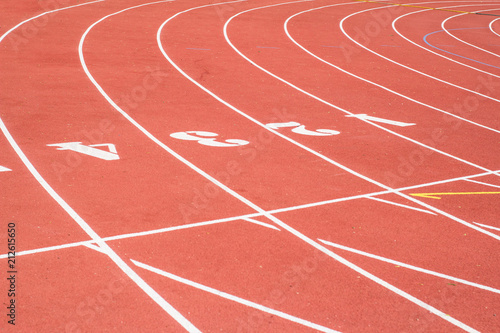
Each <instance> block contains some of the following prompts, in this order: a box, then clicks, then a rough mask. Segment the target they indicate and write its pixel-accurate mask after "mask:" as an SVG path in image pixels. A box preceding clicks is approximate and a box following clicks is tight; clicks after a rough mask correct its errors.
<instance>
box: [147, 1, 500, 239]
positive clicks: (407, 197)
mask: <svg viewBox="0 0 500 333" xmlns="http://www.w3.org/2000/svg"><path fill="white" fill-rule="evenodd" d="M298 2H304V1H298ZM285 4H289V3H288V2H287V3H285ZM279 5H281V4H275V5H272V6H279ZM272 6H271V7H272ZM266 7H269V6H265V8H266ZM260 8H261V7H259V8H256V9H260ZM247 11H250V10H247ZM247 11H243V12H240V13H238V14H236V15H234V16H232V17H231V18H230V19H229V20H228V21H227V22H226V24H225V25H224V35H225V38H226V41H227V42H228V44H229V45H230V46H231V47H232V48H233V49H234V50H235V51H236V52H237V53H238V54H239V55H240V56H241V57H243V58H244V59H246V60H247V61H248V62H250V63H251V64H253V65H254V66H256V67H257V68H259V69H261V70H262V71H264V72H265V73H267V74H269V75H271V76H272V77H274V78H276V79H278V80H279V81H281V82H283V83H285V84H287V85H289V86H291V87H293V88H294V89H297V90H298V91H300V92H303V93H304V94H306V95H308V96H310V97H312V98H314V99H316V100H318V101H321V102H323V103H325V104H327V105H329V106H332V107H334V108H337V109H339V108H338V107H336V106H335V105H333V104H330V103H328V102H326V101H323V100H322V99H320V98H319V97H317V96H315V95H312V94H310V93H308V92H306V91H304V90H302V89H300V88H298V87H296V86H294V85H293V84H291V83H289V82H287V81H286V80H284V79H282V78H280V77H278V76H276V75H275V74H273V73H271V72H269V71H267V70H266V69H264V68H262V67H260V66H259V65H257V64H256V63H254V62H253V61H252V60H250V59H249V58H247V57H246V56H245V55H243V54H242V53H241V52H240V51H239V50H238V49H236V48H235V47H234V45H233V44H232V43H231V41H230V40H229V38H228V36H227V26H228V24H229V22H230V21H231V20H232V19H233V18H235V17H236V16H238V15H240V14H243V13H245V12H247ZM179 14H180V13H179ZM172 18H173V17H172ZM172 18H171V19H172ZM169 20H170V19H169ZM167 22H168V21H167ZM165 23H166V22H165ZM161 29H163V26H162V27H161V28H160V30H159V32H161ZM157 39H158V45H159V46H160V49H161V51H162V53H163V55H164V56H165V58H166V59H167V60H168V61H169V62H170V63H171V64H172V66H174V68H175V69H177V71H179V72H180V73H181V74H182V75H183V76H184V77H186V78H187V79H188V80H190V81H191V82H192V83H194V84H195V85H197V86H198V87H199V88H200V89H202V90H203V91H205V92H206V93H207V94H209V95H210V96H212V97H213V98H215V99H216V100H218V101H219V102H221V103H222V104H224V105H226V106H227V107H228V108H230V109H232V110H233V111H235V112H237V113H238V114H240V115H241V116H243V117H245V118H247V119H249V120H250V121H252V122H253V123H255V124H257V125H259V126H261V127H263V128H265V129H266V130H267V131H269V132H271V133H273V134H275V135H277V136H279V137H281V138H283V139H284V140H286V141H288V142H290V143H292V144H294V145H296V146H297V147H300V148H302V149H304V150H306V151H308V152H309V153H311V154H313V155H315V156H317V157H319V158H321V159H323V160H324V161H326V162H328V163H330V164H333V165H335V166H337V167H339V168H341V169H343V170H345V171H347V172H349V173H350V174H352V175H355V176H357V177H359V178H361V179H364V180H366V181H368V182H370V183H372V184H375V185H377V186H379V187H382V188H384V189H385V190H388V191H390V192H392V193H395V194H397V195H400V196H402V197H404V198H406V199H408V200H410V201H413V202H415V203H418V204H419V205H421V206H424V207H426V208H428V209H431V210H433V211H434V212H438V213H439V214H442V215H444V216H446V217H448V218H450V219H452V220H454V221H456V222H459V223H461V224H463V225H466V226H468V227H470V228H473V229H475V230H477V231H479V232H482V233H484V234H487V235H488V236H490V237H493V238H495V239H497V240H500V236H498V235H496V234H493V233H491V232H489V231H487V230H484V229H480V228H477V226H476V225H474V224H471V223H469V222H466V221H464V220H462V219H459V218H458V217H455V216H453V215H451V214H448V213H446V212H444V211H441V210H439V209H437V208H435V207H433V206H431V205H428V204H426V203H424V202H422V201H419V200H417V199H415V198H414V197H412V196H408V195H406V194H404V193H400V192H398V191H396V190H394V189H392V188H390V187H389V186H386V185H384V184H382V183H380V182H378V181H376V180H373V179H371V178H368V177H366V176H364V175H362V174H360V173H358V172H356V171H354V170H352V169H350V168H348V167H346V166H344V165H342V164H340V163H338V162H336V161H334V160H332V159H331V158H329V157H326V156H325V155H323V154H321V153H318V152H317V151H315V150H313V149H311V148H309V147H307V146H305V145H303V144H301V143H299V142H297V141H295V140H293V139H291V138H289V137H287V136H286V135H284V134H281V133H280V132H277V131H275V130H273V129H271V128H269V127H267V126H265V125H264V124H263V123H261V122H259V121H258V120H256V119H254V118H252V117H250V116H249V115H247V114H246V113H244V112H243V111H240V110H239V109H237V108H236V107H234V106H233V105H231V104H229V103H228V102H226V101H225V100H223V99H222V98H220V97H219V96H217V95H216V94H215V93H213V92H212V91H210V90H208V89H207V88H205V87H204V86H203V85H201V84H200V83H198V82H197V81H196V80H194V79H193V78H191V77H190V76H189V75H187V74H186V73H185V72H184V71H183V70H182V69H181V68H180V67H179V66H177V65H176V64H175V63H174V62H173V61H172V60H171V59H170V57H169V56H168V55H167V53H166V52H165V50H164V48H163V46H162V45H161V41H160V37H159V35H158V38H157ZM339 110H341V111H343V112H346V113H348V114H352V113H350V112H349V111H346V110H343V109H339ZM360 120H362V121H364V122H366V123H369V124H371V125H373V126H375V127H379V128H381V129H383V130H385V131H387V132H389V133H392V134H394V135H396V136H401V135H399V134H398V133H395V132H392V131H390V130H387V129H385V128H384V127H381V126H379V125H377V124H374V123H372V122H370V121H368V120H364V119H360ZM403 138H406V137H403ZM406 139H408V138H406ZM410 140H411V139H410ZM413 141H414V140H413ZM415 143H417V144H419V145H422V146H425V147H428V146H426V145H423V144H421V143H419V142H415ZM429 148H431V147H429ZM436 151H438V152H440V153H441V154H446V153H444V152H441V151H439V150H436ZM451 157H452V158H455V159H458V158H457V157H453V156H451ZM476 167H478V168H479V169H481V170H484V171H486V172H487V173H489V174H494V175H496V176H500V173H499V172H497V171H492V170H488V169H486V168H483V167H480V166H476Z"/></svg>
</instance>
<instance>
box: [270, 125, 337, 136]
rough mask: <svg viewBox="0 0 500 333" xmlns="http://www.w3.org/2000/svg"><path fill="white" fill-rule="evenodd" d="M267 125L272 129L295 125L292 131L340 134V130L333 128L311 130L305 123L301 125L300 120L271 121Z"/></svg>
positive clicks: (320, 134)
mask: <svg viewBox="0 0 500 333" xmlns="http://www.w3.org/2000/svg"><path fill="white" fill-rule="evenodd" d="M266 126H267V127H269V128H272V129H278V128H281V127H294V128H293V129H292V132H294V133H297V134H302V135H311V136H329V135H338V134H340V132H339V131H335V130H331V129H317V130H315V131H310V130H308V129H306V126H305V125H301V124H300V123H298V122H295V121H290V122H288V123H270V124H266Z"/></svg>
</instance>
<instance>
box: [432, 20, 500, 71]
mask: <svg viewBox="0 0 500 333" xmlns="http://www.w3.org/2000/svg"><path fill="white" fill-rule="evenodd" d="M472 29H487V28H483V27H481V28H457V29H448V30H449V31H451V30H472ZM439 32H444V30H437V31H434V32H430V33H428V34H427V35H425V36H424V42H425V43H426V44H427V45H429V46H430V47H433V48H435V49H437V50H439V51H442V52H445V53H448V54H452V55H454V56H457V57H460V58H463V59H467V60H470V61H473V62H477V63H478V64H482V65H486V66H489V67H493V68H498V69H500V67H498V66H493V65H491V64H487V63H485V62H482V61H478V60H475V59H472V58H468V57H465V56H463V55H460V54H456V53H453V52H450V51H446V50H443V49H441V48H439V47H437V46H435V45H432V44H431V43H429V42H428V41H427V37H429V36H430V35H434V34H437V33H439Z"/></svg>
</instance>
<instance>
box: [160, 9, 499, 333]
mask: <svg viewBox="0 0 500 333" xmlns="http://www.w3.org/2000/svg"><path fill="white" fill-rule="evenodd" d="M296 2H305V1H296ZM296 2H293V3H296ZM286 4H288V3H286ZM279 5H282V4H275V5H270V6H265V7H273V6H279ZM203 7H206V6H200V7H195V8H191V9H189V10H186V11H183V12H180V13H177V14H176V15H174V16H172V17H171V18H169V19H168V20H166V21H165V22H164V23H163V24H162V25H161V27H160V28H159V29H158V34H157V41H158V46H159V47H160V50H161V52H162V53H163V55H164V56H165V58H166V59H167V60H168V61H169V62H170V64H172V66H174V68H176V69H177V71H179V73H181V74H182V75H183V76H184V77H185V78H187V79H188V80H189V81H191V82H192V83H194V84H195V85H197V86H198V87H199V88H200V89H202V90H203V91H205V92H206V93H207V94H209V95H210V96H212V97H214V98H215V99H216V100H218V101H219V102H221V103H222V104H224V105H226V106H228V107H229V108H231V109H232V110H233V111H235V112H237V113H238V114H240V115H242V116H243V117H245V118H247V119H249V120H251V121H252V122H253V123H255V124H257V125H259V126H261V127H262V128H265V129H266V130H267V131H270V132H272V133H274V134H275V135H278V136H280V137H281V138H283V139H285V140H287V141H289V142H291V143H292V144H294V145H296V146H298V147H301V148H302V149H305V150H306V151H308V152H310V153H312V154H314V155H316V156H318V157H320V158H322V159H324V160H326V161H328V162H330V163H331V164H333V165H336V166H338V167H340V168H342V169H344V170H346V171H348V172H349V173H351V174H354V175H357V176H358V177H360V178H362V179H365V180H368V181H369V182H371V183H373V184H376V185H378V186H380V187H382V188H384V189H387V190H392V189H391V188H390V187H388V186H385V185H383V184H381V183H379V182H377V181H375V180H372V179H370V178H368V177H366V176H363V175H361V174H359V173H357V172H355V171H353V170H350V169H349V168H347V167H345V166H343V165H340V164H339V163H337V162H335V161H333V160H331V159H329V158H328V157H326V156H324V155H322V154H320V153H318V152H316V151H314V150H312V149H310V148H308V147H306V146H304V145H302V144H300V143H298V142H296V141H294V140H292V139H290V138H288V137H287V136H285V135H282V134H281V133H279V132H276V131H274V130H272V129H270V128H268V127H267V126H265V125H264V124H262V123H260V122H259V121H257V120H256V119H254V118H252V117H250V116H249V115H247V114H245V113H244V112H242V111H240V110H238V109H237V108H236V107H234V106H232V105H231V104H229V103H228V102H226V101H224V100H223V99H221V98H220V97H218V96H217V95H215V94H214V93H213V92H211V91H210V90H208V89H207V88H205V87H204V86H203V85H201V84H199V83H198V82H197V81H196V80H194V79H193V78H192V77H190V76H189V75H187V74H186V73H185V72H184V71H183V70H182V69H181V68H180V67H179V66H178V65H177V64H175V63H174V62H173V61H172V59H170V57H169V56H168V54H167V53H166V51H165V49H164V48H163V45H162V43H161V33H162V30H163V28H164V26H165V25H166V24H167V23H168V22H170V21H171V20H172V19H174V18H175V17H177V16H179V15H181V14H183V13H186V12H189V11H192V10H195V9H199V8H203ZM244 12H246V11H243V12H241V13H244ZM241 13H239V14H241ZM239 14H236V15H235V16H233V17H231V18H230V19H229V20H228V21H227V22H226V24H225V25H224V35H225V37H226V40H227V41H228V42H229V40H228V39H227V34H226V33H227V32H226V28H227V24H228V23H229V22H230V20H231V19H233V18H234V17H236V16H238V15H239ZM188 163H189V162H188ZM186 164H187V163H186ZM195 170H196V171H197V172H198V173H200V174H202V175H203V174H204V172H203V171H201V170H199V169H198V168H196V169H195ZM200 171H201V172H200ZM205 177H206V176H205ZM206 178H207V179H209V180H210V181H212V182H213V183H215V184H217V185H218V183H219V182H218V181H217V180H215V179H213V178H212V177H210V178H208V177H206ZM218 186H220V185H218ZM222 186H224V185H222ZM222 186H220V187H221V188H223V189H224V190H225V191H226V192H228V193H230V194H231V195H233V196H234V197H236V198H238V199H239V200H241V201H243V200H244V201H243V202H244V203H246V204H248V205H249V206H251V207H255V206H256V205H255V204H253V203H251V202H248V200H247V199H244V198H243V197H241V196H240V195H238V194H236V195H235V194H233V193H234V191H232V190H230V189H227V188H226V187H225V186H224V187H222ZM397 194H398V195H400V196H402V197H404V198H406V199H408V200H410V201H413V202H416V203H418V204H420V205H422V206H424V207H428V208H429V209H431V210H433V211H435V212H438V213H440V214H443V215H445V216H447V217H449V218H451V219H453V220H455V221H457V222H459V223H462V224H465V225H467V226H469V227H471V228H474V229H476V230H478V231H480V232H482V233H485V234H488V235H490V236H492V237H493V238H496V239H498V240H500V237H498V236H497V235H495V234H493V233H490V232H488V231H485V230H482V229H480V228H479V229H478V228H476V226H475V225H473V224H470V223H468V222H465V221H463V220H460V219H458V218H456V217H454V216H452V215H450V214H448V213H445V212H443V211H440V210H438V209H437V208H434V207H432V206H430V205H427V204H425V203H423V202H420V201H418V200H415V199H414V198H413V197H410V196H407V195H405V194H403V193H397ZM257 208H258V209H257ZM254 209H256V210H257V211H258V212H259V213H262V214H263V215H264V216H266V217H267V218H269V219H270V220H272V221H273V222H275V223H276V224H278V225H279V226H280V227H282V228H283V229H285V230H287V231H289V232H290V233H292V234H293V235H295V236H296V237H298V238H300V239H302V240H303V241H305V242H306V243H308V244H309V245H311V246H313V247H314V248H316V249H318V250H319V251H321V252H323V253H325V254H327V255H328V256H330V257H331V258H333V259H335V260H337V261H339V262H340V263H342V264H344V265H346V266H347V267H349V268H351V269H353V270H355V271H356V272H358V273H359V274H362V275H363V276H365V277H367V278H369V279H370V280H372V281H374V282H376V283H378V284H380V285H381V286H383V287H385V288H387V289H389V290H390V291H392V292H394V293H396V294H398V295H400V296H402V297H404V298H406V299H407V300H409V301H410V302H413V303H415V304H416V305H418V306H420V307H422V308H425V309H427V310H428V311H430V312H432V313H433V314H435V315H437V316H439V317H440V318H442V319H444V320H446V321H448V322H450V323H452V324H453V325H456V326H458V327H460V328H462V329H464V330H466V331H468V332H477V331H476V330H474V329H473V328H471V327H469V326H467V325H465V324H464V323H462V322H460V321H458V320H456V319H454V318H452V317H450V316H448V315H446V314H444V313H443V312H441V311H439V310H438V309H436V308H434V307H432V306H430V305H429V304H426V303H424V302H422V301H421V300H419V299H417V298H415V297H414V296H412V295H410V294H408V293H406V292H404V291H402V290H400V289H398V288H396V287H395V286H393V285H391V284H389V283H387V282H386V281H384V280H382V279H380V278H378V277H376V276H375V275H373V274H371V273H369V272H367V271H365V270H364V269H362V268H360V267H358V266H356V265H354V264H352V263H351V262H349V261H347V260H345V259H344V258H342V257H340V256H339V255H337V254H335V253H333V252H331V251H330V250H328V249H327V248H325V247H324V246H322V245H321V244H319V243H318V242H316V241H314V240H312V239H311V238H309V237H307V236H305V235H303V234H301V233H300V232H299V231H297V230H295V229H293V228H291V227H290V226H288V225H287V224H285V223H284V222H282V221H281V220H279V219H277V218H275V217H274V216H272V215H270V214H269V213H268V212H266V211H263V210H262V209H261V208H259V207H256V208H254Z"/></svg>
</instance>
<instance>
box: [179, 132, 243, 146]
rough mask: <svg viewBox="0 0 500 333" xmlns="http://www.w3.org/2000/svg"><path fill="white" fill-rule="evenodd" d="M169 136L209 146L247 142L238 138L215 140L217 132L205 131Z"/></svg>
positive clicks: (237, 144) (240, 144)
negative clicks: (222, 140)
mask: <svg viewBox="0 0 500 333" xmlns="http://www.w3.org/2000/svg"><path fill="white" fill-rule="evenodd" d="M170 136H171V137H173V138H175V139H179V140H189V141H198V143H199V144H201V145H204V146H211V147H237V146H244V145H247V144H249V142H248V141H245V140H240V139H228V140H225V141H224V142H221V141H217V138H216V137H217V136H219V134H217V133H213V132H205V131H186V132H176V133H172V134H170Z"/></svg>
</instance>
